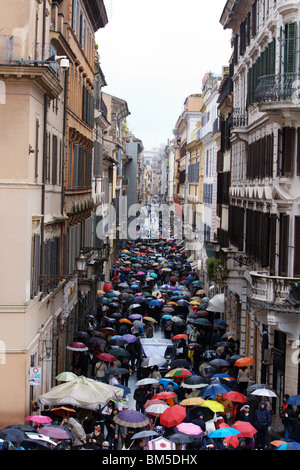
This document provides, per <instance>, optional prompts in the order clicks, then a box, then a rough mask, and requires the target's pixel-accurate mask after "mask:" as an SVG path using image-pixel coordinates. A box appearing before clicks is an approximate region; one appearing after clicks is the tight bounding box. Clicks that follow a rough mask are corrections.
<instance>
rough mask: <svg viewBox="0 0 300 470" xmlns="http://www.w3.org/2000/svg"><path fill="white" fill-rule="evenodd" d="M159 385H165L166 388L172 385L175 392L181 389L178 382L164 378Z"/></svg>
mask: <svg viewBox="0 0 300 470" xmlns="http://www.w3.org/2000/svg"><path fill="white" fill-rule="evenodd" d="M158 383H159V384H161V385H163V386H164V387H165V388H167V387H168V385H172V386H173V387H174V390H178V388H179V385H178V384H177V383H176V382H173V380H170V379H165V378H162V379H159V381H158Z"/></svg>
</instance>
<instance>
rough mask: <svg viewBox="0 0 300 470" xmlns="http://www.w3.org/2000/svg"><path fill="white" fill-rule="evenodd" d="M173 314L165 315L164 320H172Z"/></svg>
mask: <svg viewBox="0 0 300 470" xmlns="http://www.w3.org/2000/svg"><path fill="white" fill-rule="evenodd" d="M172 317H173V315H163V316H162V317H161V318H162V320H170V318H172Z"/></svg>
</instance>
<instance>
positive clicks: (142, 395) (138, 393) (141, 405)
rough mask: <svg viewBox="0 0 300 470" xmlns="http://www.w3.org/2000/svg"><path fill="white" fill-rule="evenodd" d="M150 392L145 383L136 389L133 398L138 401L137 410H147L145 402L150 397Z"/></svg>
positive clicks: (142, 411)
mask: <svg viewBox="0 0 300 470" xmlns="http://www.w3.org/2000/svg"><path fill="white" fill-rule="evenodd" d="M149 395H150V394H149V392H148V389H147V387H146V386H145V385H140V386H139V387H138V388H136V389H135V391H134V394H133V398H134V399H135V401H136V411H140V412H141V413H144V411H145V403H146V401H147V400H148V398H149Z"/></svg>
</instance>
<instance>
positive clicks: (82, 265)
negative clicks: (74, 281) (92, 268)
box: [76, 250, 86, 273]
mask: <svg viewBox="0 0 300 470" xmlns="http://www.w3.org/2000/svg"><path fill="white" fill-rule="evenodd" d="M76 269H77V271H78V272H79V273H84V271H85V270H86V257H85V256H84V254H83V251H82V250H81V251H80V255H79V256H77V257H76Z"/></svg>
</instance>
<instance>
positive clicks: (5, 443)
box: [0, 441, 12, 450]
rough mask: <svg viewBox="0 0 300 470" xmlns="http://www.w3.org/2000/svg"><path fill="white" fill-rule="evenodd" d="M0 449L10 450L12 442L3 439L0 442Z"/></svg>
mask: <svg viewBox="0 0 300 470" xmlns="http://www.w3.org/2000/svg"><path fill="white" fill-rule="evenodd" d="M0 450H12V444H11V442H10V441H3V442H1V444H0Z"/></svg>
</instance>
